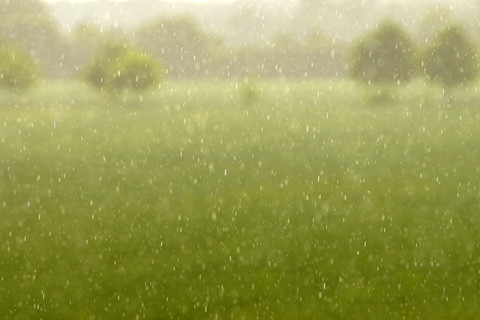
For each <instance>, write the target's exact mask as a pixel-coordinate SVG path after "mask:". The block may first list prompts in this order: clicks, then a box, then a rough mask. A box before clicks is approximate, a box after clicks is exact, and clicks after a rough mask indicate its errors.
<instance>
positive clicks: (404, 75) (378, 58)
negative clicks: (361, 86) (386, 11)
mask: <svg viewBox="0 0 480 320" xmlns="http://www.w3.org/2000/svg"><path fill="white" fill-rule="evenodd" d="M413 51H414V50H413V45H412V42H411V40H410V38H409V37H408V35H407V34H406V33H405V32H404V31H403V30H402V29H401V28H400V27H399V26H397V25H396V24H395V23H393V22H390V21H386V22H383V23H381V24H380V25H379V26H378V28H377V29H376V30H374V31H373V32H371V33H369V34H367V35H366V36H365V37H364V38H363V39H361V40H360V41H359V42H357V43H356V45H354V47H353V50H352V57H351V58H352V62H351V65H350V71H351V75H352V76H353V77H354V78H355V79H358V80H361V81H364V82H368V83H397V84H398V83H405V82H407V81H409V80H410V79H411V77H412V76H413V74H414V53H413Z"/></svg>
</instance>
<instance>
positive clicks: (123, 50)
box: [86, 44, 164, 91]
mask: <svg viewBox="0 0 480 320" xmlns="http://www.w3.org/2000/svg"><path fill="white" fill-rule="evenodd" d="M163 74H164V71H163V68H162V66H161V65H160V63H159V62H158V61H156V60H155V59H154V58H153V57H151V56H150V55H148V54H146V53H143V52H140V51H137V50H135V49H133V48H130V47H128V46H126V45H122V44H110V45H107V46H106V47H104V48H103V49H102V50H101V51H100V53H99V54H97V56H96V57H95V58H94V59H93V62H92V64H91V65H90V66H89V67H88V68H87V72H86V78H87V81H88V82H89V83H90V84H92V85H93V86H95V87H97V88H102V89H106V90H109V91H117V90H125V89H134V90H141V89H146V88H149V87H153V86H155V85H158V84H159V83H160V81H161V80H162V78H163Z"/></svg>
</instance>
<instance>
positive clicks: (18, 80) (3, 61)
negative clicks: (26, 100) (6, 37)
mask: <svg viewBox="0 0 480 320" xmlns="http://www.w3.org/2000/svg"><path fill="white" fill-rule="evenodd" d="M37 76H38V68H37V65H36V64H35V62H34V60H33V59H32V57H30V56H29V55H27V54H26V53H24V52H22V50H21V49H16V48H13V47H12V46H9V45H7V44H6V43H5V42H2V41H0V86H2V87H7V88H13V89H20V88H27V87H29V86H31V85H32V84H33V83H34V82H35V80H36V78H37Z"/></svg>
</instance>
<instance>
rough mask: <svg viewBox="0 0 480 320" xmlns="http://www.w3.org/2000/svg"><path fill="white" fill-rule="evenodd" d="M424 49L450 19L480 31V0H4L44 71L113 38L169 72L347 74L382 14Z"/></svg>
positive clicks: (62, 69) (85, 59)
mask: <svg viewBox="0 0 480 320" xmlns="http://www.w3.org/2000/svg"><path fill="white" fill-rule="evenodd" d="M386 19H388V20H391V21H393V22H395V23H396V24H397V25H398V26H399V27H400V28H402V29H403V31H402V32H405V34H406V35H407V37H408V38H410V39H409V40H411V42H412V43H414V45H415V46H416V47H421V46H424V45H427V44H428V43H429V41H432V39H433V38H434V37H435V36H436V35H437V33H438V31H439V30H441V29H442V28H443V27H445V26H446V25H451V24H460V25H461V27H462V28H463V29H464V31H465V33H466V34H467V36H468V37H469V39H470V40H471V41H472V42H473V43H474V45H475V46H476V47H478V45H479V42H480V40H479V39H478V37H472V35H475V34H478V33H479V31H480V30H479V29H480V2H479V1H475V0H466V1H461V2H458V1H453V0H450V1H449V0H437V1H405V0H355V1H351V0H348V1H347V0H296V1H287V0H284V1H267V0H260V1H251V0H236V1H234V0H233V1H232V0H231V1H220V0H212V1H207V0H205V1H161V0H158V1H154V0H134V1H125V0H124V1H113V0H93V1H82V0H78V1H62V0H55V1H54V0H50V1H46V0H45V1H40V0H1V1H0V39H2V41H3V42H7V43H9V44H14V45H15V46H16V47H21V48H22V49H23V50H25V51H26V52H27V53H29V54H30V55H32V56H33V57H34V59H35V60H36V62H37V64H38V65H39V66H40V70H41V73H42V74H43V75H44V76H46V77H52V78H73V77H78V76H79V71H81V70H82V68H84V67H85V65H87V64H88V63H89V62H90V61H92V59H93V56H94V54H95V52H97V51H98V49H99V48H100V47H101V46H103V45H105V44H106V43H109V42H112V41H114V40H115V41H119V42H122V43H128V44H130V45H133V46H135V47H137V48H139V49H140V50H141V51H142V52H148V53H150V54H151V55H153V56H154V57H155V58H156V59H158V60H159V61H160V62H161V63H162V65H163V66H164V68H165V72H166V74H167V77H168V78H169V79H191V78H211V79H222V78H232V77H233V78H235V77H245V76H249V77H264V78H279V77H296V78H300V77H302V78H319V77H324V78H331V77H346V76H348V75H349V70H348V68H349V64H350V62H351V57H350V51H351V48H352V45H353V43H355V41H357V40H358V39H359V38H361V37H362V36H363V35H364V34H366V33H367V32H368V31H371V30H373V29H375V28H377V27H378V24H379V23H380V22H381V21H384V20H386Z"/></svg>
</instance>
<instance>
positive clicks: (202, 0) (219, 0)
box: [44, 0, 235, 3]
mask: <svg viewBox="0 0 480 320" xmlns="http://www.w3.org/2000/svg"><path fill="white" fill-rule="evenodd" d="M44 1H45V2H50V3H51V2H71V3H72V2H73V3H82V2H92V1H97V0H44ZM103 1H112V2H125V1H130V0H103ZM162 1H164V2H210V1H217V2H233V1H235V0H162Z"/></svg>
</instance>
